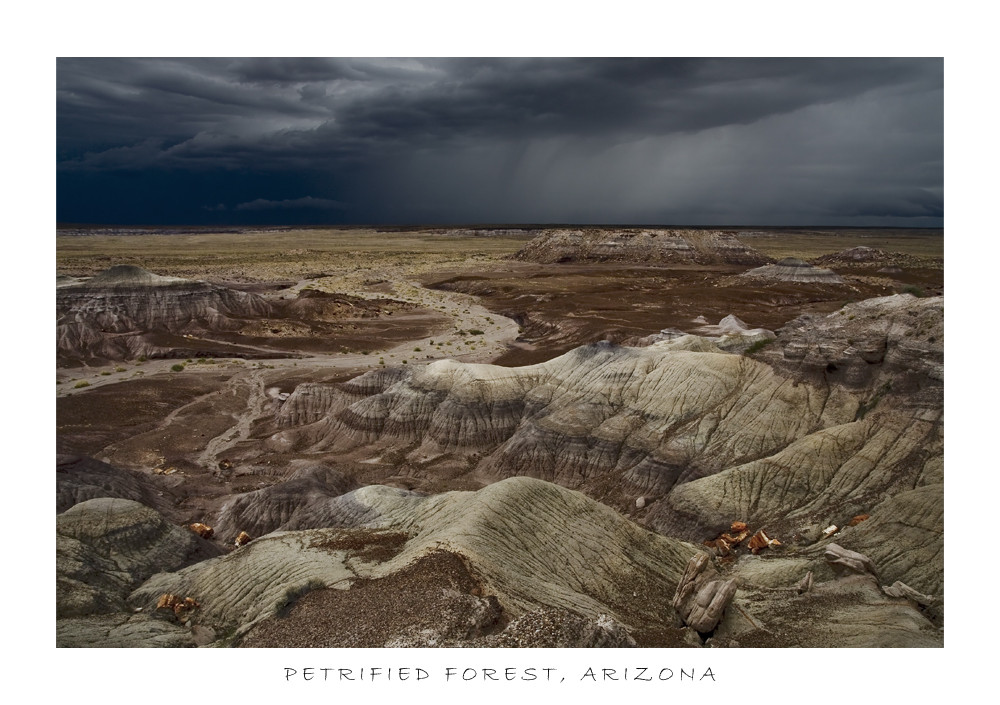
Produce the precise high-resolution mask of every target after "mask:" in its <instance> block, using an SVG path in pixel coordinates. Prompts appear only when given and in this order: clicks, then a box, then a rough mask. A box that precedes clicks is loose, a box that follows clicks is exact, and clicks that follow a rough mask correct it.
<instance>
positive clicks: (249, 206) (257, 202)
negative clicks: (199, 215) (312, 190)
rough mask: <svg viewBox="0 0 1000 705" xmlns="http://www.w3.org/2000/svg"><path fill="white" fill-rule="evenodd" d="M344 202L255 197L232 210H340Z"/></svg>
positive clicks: (344, 205)
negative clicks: (271, 199)
mask: <svg viewBox="0 0 1000 705" xmlns="http://www.w3.org/2000/svg"><path fill="white" fill-rule="evenodd" d="M345 207H346V204H344V203H342V202H340V201H332V200H330V199H329V198H313V197H312V196H304V197H303V198H286V199H285V200H283V201H269V200H267V199H266V198H257V199H254V200H253V201H249V202H248V203H240V204H238V205H237V206H236V207H235V208H234V209H233V210H238V211H264V210H274V209H275V208H278V209H288V208H319V209H322V210H330V209H333V210H340V209H342V208H345Z"/></svg>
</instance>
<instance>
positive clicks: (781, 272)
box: [740, 257, 844, 284]
mask: <svg viewBox="0 0 1000 705" xmlns="http://www.w3.org/2000/svg"><path fill="white" fill-rule="evenodd" d="M740 277H742V278H744V279H758V280H764V281H778V282H798V283H802V284H843V283H844V278H843V277H842V276H840V275H839V274H837V273H836V272H834V271H833V270H832V269H824V268H822V267H814V266H812V265H811V264H808V263H807V262H803V261H802V260H800V259H796V258H794V257H786V258H785V259H783V260H780V261H779V262H777V263H776V264H766V265H764V266H762V267H757V268H756V269H751V270H750V271H749V272H744V273H743V274H741V275H740Z"/></svg>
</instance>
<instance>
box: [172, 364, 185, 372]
mask: <svg viewBox="0 0 1000 705" xmlns="http://www.w3.org/2000/svg"><path fill="white" fill-rule="evenodd" d="M170 369H171V370H172V371H173V372H183V371H184V365H182V364H180V363H179V362H178V363H177V364H176V365H171V366H170Z"/></svg>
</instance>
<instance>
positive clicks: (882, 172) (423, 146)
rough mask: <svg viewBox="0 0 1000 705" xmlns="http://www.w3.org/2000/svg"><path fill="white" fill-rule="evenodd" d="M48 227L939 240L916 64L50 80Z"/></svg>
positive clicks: (196, 71) (61, 68)
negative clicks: (841, 233)
mask: <svg viewBox="0 0 1000 705" xmlns="http://www.w3.org/2000/svg"><path fill="white" fill-rule="evenodd" d="M56 82H57V100H56V140H57V147H56V154H57V167H56V168H57V175H56V200H57V220H58V221H59V222H60V223H94V224H119V225H197V224H204V225H264V224H270V225H280V224H288V225H300V224H375V225H406V224H501V223H506V224H518V223H521V224H545V223H592V224H605V223H606V224H648V225H657V224H658V225H829V226H891V227H942V225H943V217H944V193H943V184H944V146H943V142H944V62H943V60H942V59H940V58H930V59H914V58H908V59H885V58H877V59H851V58H831V59H789V58H783V59H764V58H756V59H705V58H698V59H676V58H664V59H656V58H642V59H627V58H618V59H615V58H605V59H582V58H566V59H559V58H540V59H524V58H522V59H455V58H452V59H373V58H364V59H348V58H332V59H320V58H308V59H306V58H302V59H295V58H289V59H254V58H237V59H223V58H206V59H126V58H110V59H109V58H100V59H98V58H61V59H58V60H57V62H56Z"/></svg>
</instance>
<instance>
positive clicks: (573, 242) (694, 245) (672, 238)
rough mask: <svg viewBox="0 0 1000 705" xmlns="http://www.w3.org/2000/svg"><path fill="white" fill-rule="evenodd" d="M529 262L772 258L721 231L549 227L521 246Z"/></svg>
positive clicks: (712, 261)
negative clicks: (550, 228) (565, 228)
mask: <svg viewBox="0 0 1000 705" xmlns="http://www.w3.org/2000/svg"><path fill="white" fill-rule="evenodd" d="M514 257H515V259H519V260H525V261H529V262H540V263H556V262H631V263H634V264H667V263H691V264H741V265H759V264H765V263H767V262H770V261H772V260H771V259H770V258H769V257H767V256H766V255H764V254H762V253H760V252H758V251H757V250H755V249H753V248H752V247H749V246H748V245H745V244H744V243H743V242H742V241H740V239H739V238H738V237H737V234H736V233H734V232H725V231H719V230H645V229H644V230H620V231H609V230H548V231H545V232H544V233H542V234H541V235H539V236H538V237H536V238H535V239H534V240H532V241H531V242H529V243H528V244H527V245H525V246H524V247H522V248H521V249H520V250H518V252H517V253H516V254H515V255H514Z"/></svg>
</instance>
